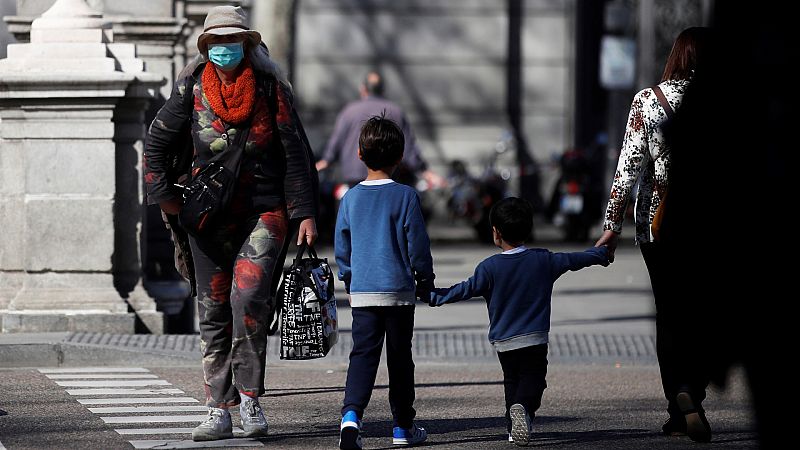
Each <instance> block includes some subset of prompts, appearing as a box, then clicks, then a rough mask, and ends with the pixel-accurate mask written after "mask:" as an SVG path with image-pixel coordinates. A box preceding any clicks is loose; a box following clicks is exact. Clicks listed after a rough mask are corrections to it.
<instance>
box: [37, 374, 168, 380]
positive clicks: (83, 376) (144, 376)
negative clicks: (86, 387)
mask: <svg viewBox="0 0 800 450" xmlns="http://www.w3.org/2000/svg"><path fill="white" fill-rule="evenodd" d="M46 376H47V378H50V379H51V380H79V379H80V380H94V379H102V380H116V379H127V380H135V379H151V378H158V375H153V374H149V373H129V374H119V373H109V374H88V373H87V374H81V373H70V374H58V375H49V374H48V375H46Z"/></svg>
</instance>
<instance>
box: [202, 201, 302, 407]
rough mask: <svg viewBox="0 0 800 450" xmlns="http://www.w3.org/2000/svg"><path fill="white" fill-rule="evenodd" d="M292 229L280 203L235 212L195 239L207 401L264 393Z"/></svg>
mask: <svg viewBox="0 0 800 450" xmlns="http://www.w3.org/2000/svg"><path fill="white" fill-rule="evenodd" d="M287 231H288V220H287V215H286V211H285V210H284V209H283V208H280V209H276V210H273V211H269V212H266V213H263V214H260V215H255V216H252V217H250V218H249V219H248V218H245V219H242V218H235V217H231V219H229V220H228V221H227V222H226V223H223V224H221V225H220V226H219V227H218V231H216V232H214V233H212V234H211V235H209V236H204V237H203V238H202V239H194V238H190V242H189V243H190V245H191V248H192V257H193V259H194V267H195V276H196V279H197V299H198V315H199V318H200V349H201V351H202V353H203V376H204V379H205V391H206V405H207V406H213V407H227V406H235V405H237V404H238V403H239V393H240V392H241V393H243V394H246V395H248V396H251V397H258V396H260V395H262V394H263V393H264V371H265V364H266V347H267V329H268V328H269V323H268V320H269V317H271V313H272V309H273V308H274V303H271V301H270V300H271V299H270V297H271V293H270V287H271V284H272V279H273V272H274V271H275V269H276V266H278V265H280V264H282V262H281V261H280V259H281V258H280V255H281V250H282V247H283V245H284V241H285V240H286V234H287ZM278 270H281V267H278Z"/></svg>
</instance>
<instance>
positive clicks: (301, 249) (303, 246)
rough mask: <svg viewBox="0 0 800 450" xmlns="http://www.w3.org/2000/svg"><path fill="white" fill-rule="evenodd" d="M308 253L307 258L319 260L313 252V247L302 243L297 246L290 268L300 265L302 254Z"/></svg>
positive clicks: (314, 251)
mask: <svg viewBox="0 0 800 450" xmlns="http://www.w3.org/2000/svg"><path fill="white" fill-rule="evenodd" d="M306 251H308V256H310V257H312V258H314V259H319V257H318V256H317V251H316V250H314V246H313V245H308V244H307V243H306V241H303V242H302V243H301V244H300V245H298V246H297V256H295V257H294V261H293V262H292V266H297V265H298V264H300V260H301V259H302V258H303V254H305V253H306Z"/></svg>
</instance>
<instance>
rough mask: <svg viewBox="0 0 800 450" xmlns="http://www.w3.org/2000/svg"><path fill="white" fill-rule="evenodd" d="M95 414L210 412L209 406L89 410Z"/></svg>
mask: <svg viewBox="0 0 800 450" xmlns="http://www.w3.org/2000/svg"><path fill="white" fill-rule="evenodd" d="M88 409H89V411H90V412H93V413H95V414H122V413H126V414H130V413H154V412H155V413H160V412H198V411H201V412H208V407H207V406H181V405H170V406H103V407H100V408H88Z"/></svg>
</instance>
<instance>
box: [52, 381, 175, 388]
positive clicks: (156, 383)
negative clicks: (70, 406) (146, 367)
mask: <svg viewBox="0 0 800 450" xmlns="http://www.w3.org/2000/svg"><path fill="white" fill-rule="evenodd" d="M56 384H57V385H59V386H64V387H98V388H100V387H135V386H172V383H170V382H169V381H167V380H91V381H73V380H69V381H56Z"/></svg>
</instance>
